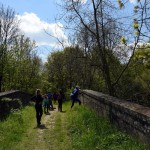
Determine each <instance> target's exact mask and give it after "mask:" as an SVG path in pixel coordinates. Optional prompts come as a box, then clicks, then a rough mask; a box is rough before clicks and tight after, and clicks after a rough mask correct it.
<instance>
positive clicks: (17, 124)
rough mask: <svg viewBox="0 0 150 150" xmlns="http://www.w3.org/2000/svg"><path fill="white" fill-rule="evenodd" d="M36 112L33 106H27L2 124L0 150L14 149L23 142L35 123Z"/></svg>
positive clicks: (0, 126)
mask: <svg viewBox="0 0 150 150" xmlns="http://www.w3.org/2000/svg"><path fill="white" fill-rule="evenodd" d="M34 118H35V112H34V107H33V106H27V107H25V108H23V109H21V110H16V111H14V112H13V113H11V114H10V115H9V117H7V119H6V120H4V121H2V122H0V150H1V149H2V150H3V149H9V150H11V149H13V146H14V145H16V144H17V143H18V142H19V141H21V139H22V137H23V136H24V134H25V133H26V131H27V130H28V128H29V127H30V126H31V124H32V123H34V122H35V120H33V119H34Z"/></svg>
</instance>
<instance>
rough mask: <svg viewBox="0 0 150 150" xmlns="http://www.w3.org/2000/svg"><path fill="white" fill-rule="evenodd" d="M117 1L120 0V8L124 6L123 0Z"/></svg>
mask: <svg viewBox="0 0 150 150" xmlns="http://www.w3.org/2000/svg"><path fill="white" fill-rule="evenodd" d="M117 1H118V4H119V7H120V8H123V7H124V4H123V2H122V1H121V0H117Z"/></svg>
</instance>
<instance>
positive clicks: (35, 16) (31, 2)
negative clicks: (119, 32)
mask: <svg viewBox="0 0 150 150" xmlns="http://www.w3.org/2000/svg"><path fill="white" fill-rule="evenodd" d="M58 1H59V0H0V3H1V4H3V5H4V6H5V7H7V6H10V7H11V8H12V9H14V10H15V12H16V14H17V18H18V19H19V20H20V29H21V31H22V33H23V34H25V35H26V36H27V37H30V39H31V40H35V41H36V43H37V46H38V48H37V49H38V55H39V57H41V58H42V60H43V61H46V58H47V56H48V54H49V53H50V52H51V51H53V50H56V49H59V48H61V45H60V44H59V43H58V41H57V40H56V39H54V38H52V37H50V36H48V35H47V34H46V33H45V31H44V29H46V31H47V32H48V33H50V34H51V35H53V36H55V37H58V39H59V40H63V41H64V44H66V45H68V38H67V36H66V35H65V32H64V30H63V28H62V27H63V23H62V22H55V18H56V15H57V14H58V10H59V9H58V6H57V5H56V2H58ZM82 1H84V2H86V0H82ZM130 1H131V2H135V0H130Z"/></svg>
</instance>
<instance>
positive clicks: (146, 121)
mask: <svg viewBox="0 0 150 150" xmlns="http://www.w3.org/2000/svg"><path fill="white" fill-rule="evenodd" d="M80 99H81V101H82V103H83V104H85V105H86V106H88V107H90V108H91V109H93V110H95V111H96V112H97V114H98V115H100V116H102V117H105V118H107V119H108V120H109V121H110V122H111V123H113V124H115V125H116V126H117V127H119V128H121V129H123V130H125V131H127V132H129V133H130V134H132V135H134V136H136V137H138V138H139V139H140V140H141V141H143V142H145V143H146V144H148V145H149V146H150V108H149V107H144V106H142V105H138V104H135V103H132V102H128V101H124V100H120V99H117V98H115V97H112V96H109V95H105V94H103V93H100V92H96V91H92V90H83V91H82V92H81V94H80Z"/></svg>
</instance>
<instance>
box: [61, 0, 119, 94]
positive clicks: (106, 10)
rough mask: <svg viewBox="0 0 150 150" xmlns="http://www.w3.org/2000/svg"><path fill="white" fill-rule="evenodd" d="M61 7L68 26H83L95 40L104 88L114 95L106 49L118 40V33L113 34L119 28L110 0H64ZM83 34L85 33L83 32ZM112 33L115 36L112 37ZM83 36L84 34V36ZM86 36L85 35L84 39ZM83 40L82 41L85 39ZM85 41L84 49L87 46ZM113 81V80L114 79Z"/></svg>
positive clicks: (78, 27)
mask: <svg viewBox="0 0 150 150" xmlns="http://www.w3.org/2000/svg"><path fill="white" fill-rule="evenodd" d="M64 4H65V5H64V6H63V8H64V9H65V10H66V12H65V13H64V14H66V16H65V17H66V18H65V17H64V18H65V21H66V22H67V23H69V27H68V28H71V27H72V28H74V29H75V30H77V31H78V29H80V27H83V28H85V29H84V31H85V32H86V33H87V32H88V35H90V38H91V39H93V40H95V42H93V45H94V44H95V45H94V46H95V47H97V49H98V51H97V55H98V59H99V64H100V65H99V67H100V69H101V72H102V76H103V78H104V81H105V85H106V89H107V91H108V93H109V94H110V95H114V93H115V89H114V85H115V84H114V83H113V81H112V79H111V71H110V67H109V63H108V57H109V56H108V53H107V52H108V49H109V48H110V47H111V48H112V47H113V46H114V43H116V40H117V42H118V41H119V37H120V34H117V32H116V34H115V31H117V29H119V27H118V26H117V23H115V22H117V20H116V19H115V18H113V16H112V15H113V12H115V11H116V8H115V7H114V5H113V3H112V2H111V1H103V0H92V1H86V3H82V1H81V0H70V1H64ZM84 35H85V34H84ZM114 35H115V36H116V37H117V38H115V39H114ZM84 37H85V36H84ZM87 39H88V38H87V37H85V40H87ZM85 40H84V41H85ZM87 42H88V40H87V41H85V49H87V48H88V50H89V46H88V47H87ZM114 82H115V81H114Z"/></svg>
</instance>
